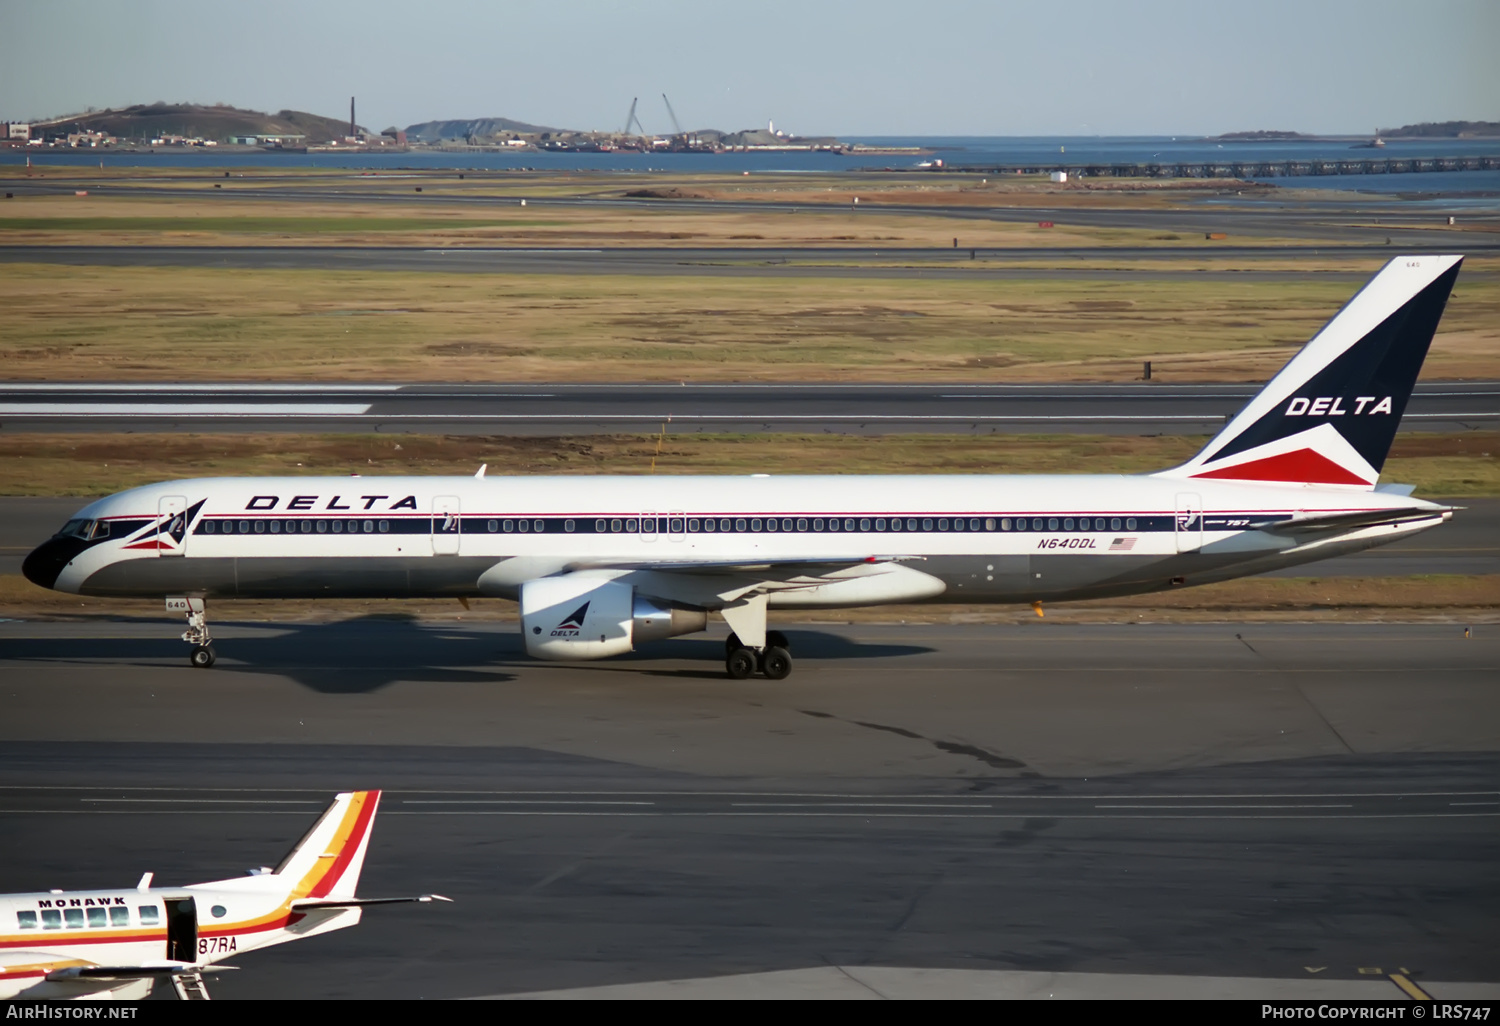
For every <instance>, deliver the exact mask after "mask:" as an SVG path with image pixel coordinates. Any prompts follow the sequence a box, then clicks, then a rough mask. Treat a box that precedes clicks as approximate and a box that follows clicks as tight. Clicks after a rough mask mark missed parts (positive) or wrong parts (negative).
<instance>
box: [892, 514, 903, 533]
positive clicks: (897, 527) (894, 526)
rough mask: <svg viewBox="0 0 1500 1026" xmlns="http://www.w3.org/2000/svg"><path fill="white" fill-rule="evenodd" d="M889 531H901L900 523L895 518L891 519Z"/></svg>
mask: <svg viewBox="0 0 1500 1026" xmlns="http://www.w3.org/2000/svg"><path fill="white" fill-rule="evenodd" d="M891 530H892V531H899V530H901V521H900V519H898V518H897V517H891Z"/></svg>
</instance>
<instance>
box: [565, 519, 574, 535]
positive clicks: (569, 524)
mask: <svg viewBox="0 0 1500 1026" xmlns="http://www.w3.org/2000/svg"><path fill="white" fill-rule="evenodd" d="M563 530H564V531H566V532H568V533H569V534H572V533H573V521H571V520H564V521H563Z"/></svg>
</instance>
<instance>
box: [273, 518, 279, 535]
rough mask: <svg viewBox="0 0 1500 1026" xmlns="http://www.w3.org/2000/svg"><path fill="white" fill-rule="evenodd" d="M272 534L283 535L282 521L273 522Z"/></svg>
mask: <svg viewBox="0 0 1500 1026" xmlns="http://www.w3.org/2000/svg"><path fill="white" fill-rule="evenodd" d="M271 533H272V534H280V533H281V521H280V520H273V521H271Z"/></svg>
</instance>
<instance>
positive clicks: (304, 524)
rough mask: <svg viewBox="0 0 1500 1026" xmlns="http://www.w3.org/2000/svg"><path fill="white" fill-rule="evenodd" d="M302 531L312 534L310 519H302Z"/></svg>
mask: <svg viewBox="0 0 1500 1026" xmlns="http://www.w3.org/2000/svg"><path fill="white" fill-rule="evenodd" d="M302 533H303V534H312V521H311V520H304V521H302Z"/></svg>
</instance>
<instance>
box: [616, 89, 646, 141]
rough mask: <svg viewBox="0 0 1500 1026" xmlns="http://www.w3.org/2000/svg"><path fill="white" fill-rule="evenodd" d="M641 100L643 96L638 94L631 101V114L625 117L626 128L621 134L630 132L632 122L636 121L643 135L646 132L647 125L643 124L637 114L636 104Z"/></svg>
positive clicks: (635, 123) (636, 125)
mask: <svg viewBox="0 0 1500 1026" xmlns="http://www.w3.org/2000/svg"><path fill="white" fill-rule="evenodd" d="M640 100H641V98H640V97H639V96H637V97H635V98H634V99H632V100H631V101H630V114H629V115H627V116H626V118H625V128H624V129H623V130H622V131H621V132H620V134H621V135H629V134H630V126H631V124H632V123H634V125H635V127H636V128H639V129H640V130H641V135H645V134H646V126H645V125H642V124H641V119H640V118H638V117H636V116H635V105H636V104H637V103H639V102H640Z"/></svg>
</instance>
